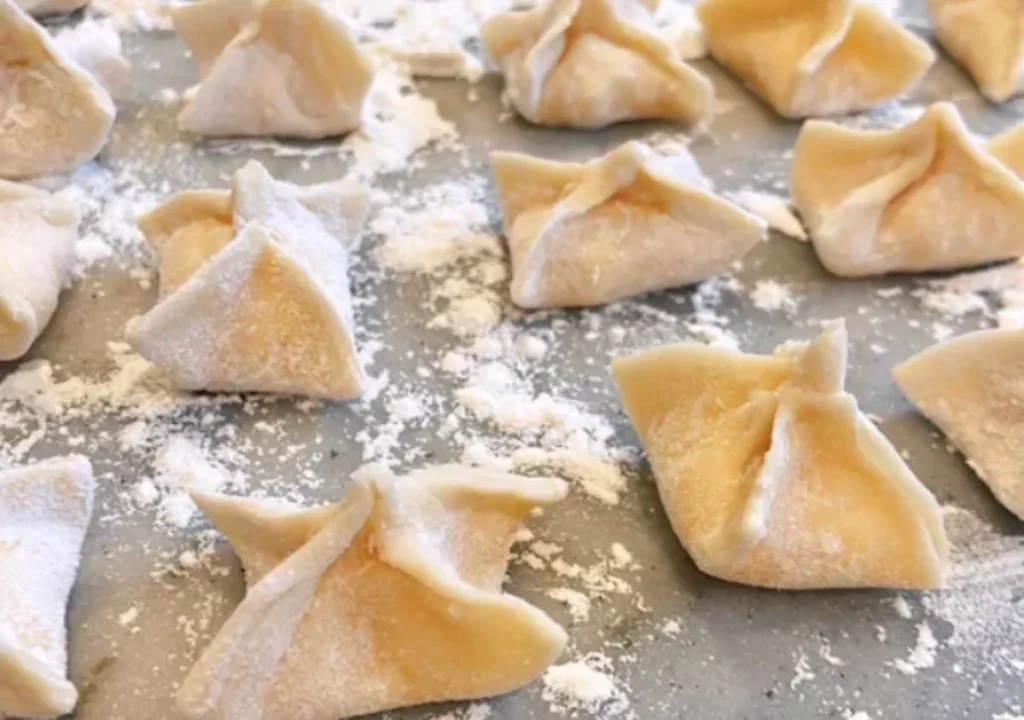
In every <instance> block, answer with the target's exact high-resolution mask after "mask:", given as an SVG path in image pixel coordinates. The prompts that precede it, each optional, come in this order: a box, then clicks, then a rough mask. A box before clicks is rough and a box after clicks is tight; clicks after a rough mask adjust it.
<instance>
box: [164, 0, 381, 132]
mask: <svg viewBox="0 0 1024 720" xmlns="http://www.w3.org/2000/svg"><path fill="white" fill-rule="evenodd" d="M173 17H174V21H175V26H176V27H177V28H178V31H179V33H181V36H182V39H183V40H184V41H185V42H186V43H187V44H188V45H189V47H190V48H191V49H192V51H193V53H194V54H195V57H196V61H197V62H198V63H199V68H200V72H201V73H202V76H203V79H202V82H201V83H200V84H199V87H198V88H197V90H196V92H195V95H194V97H192V99H191V100H190V101H189V103H188V105H187V106H186V107H185V109H184V110H183V111H182V113H181V116H180V118H179V122H180V124H181V127H182V129H184V130H188V131H190V132H194V133H197V134H200V135H214V136H260V135H283V136H292V137H308V138H321V137H328V136H332V135H341V134H343V133H347V132H349V131H351V130H354V129H355V128H357V127H359V123H360V120H361V117H362V108H363V101H364V99H365V98H366V93H367V92H368V91H369V88H370V83H371V82H372V80H373V70H372V68H371V66H370V63H369V61H368V60H367V59H366V58H365V57H364V56H363V54H362V53H361V52H360V50H359V48H358V47H357V46H356V44H355V41H354V40H353V39H352V36H351V35H350V34H349V31H348V29H347V28H346V27H345V24H344V23H343V22H342V21H341V20H340V19H338V18H336V17H334V16H333V15H332V14H331V13H330V12H328V11H327V10H326V9H324V8H322V7H320V6H319V5H318V4H317V3H316V2H315V0H265V1H264V2H262V3H258V4H257V3H250V4H249V5H248V6H247V5H246V2H245V0H201V2H200V3H198V4H197V5H194V6H187V7H184V8H181V9H178V10H176V11H175V13H174V16H173Z"/></svg>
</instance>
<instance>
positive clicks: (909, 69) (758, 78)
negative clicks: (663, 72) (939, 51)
mask: <svg viewBox="0 0 1024 720" xmlns="http://www.w3.org/2000/svg"><path fill="white" fill-rule="evenodd" d="M697 15H698V16H699V18H700V20H701V22H702V23H703V25H704V35H705V38H706V41H707V45H708V49H709V51H710V52H711V55H712V56H713V57H714V58H715V59H716V60H717V61H718V62H720V63H722V64H723V65H725V66H726V67H727V68H729V69H730V70H731V71H733V72H734V73H736V74H737V75H738V76H739V77H740V79H741V80H743V81H744V82H745V83H746V84H747V85H749V86H750V87H751V88H752V89H753V90H754V92H756V93H757V94H758V95H760V96H761V97H762V98H763V99H764V100H765V102H767V103H768V104H769V105H771V106H772V107H773V108H774V109H775V111H776V112H777V113H779V114H780V115H783V116H785V117H791V118H799V117H814V116H821V115H841V114H845V113H850V112H855V111H857V110H866V109H867V108H870V107H873V106H875V105H878V104H880V103H883V102H885V101H886V100H892V99H893V98H896V97H898V96H900V95H902V94H903V93H904V92H906V91H907V90H909V89H910V88H911V87H913V86H914V85H915V84H916V83H917V82H918V80H920V79H921V78H922V77H923V76H924V74H925V72H926V71H927V70H928V68H929V67H930V66H931V64H932V62H934V60H935V54H934V53H933V52H932V50H931V49H930V48H929V47H928V45H927V44H926V43H924V42H923V41H921V40H919V39H918V38H917V37H915V36H914V34H913V33H911V32H909V31H907V30H905V29H903V28H902V27H900V26H899V25H898V24H897V23H896V22H895V21H893V20H892V19H891V18H889V17H888V16H886V15H885V14H884V13H882V12H881V11H880V10H878V9H877V8H875V7H874V6H872V5H871V4H870V3H868V2H864V1H862V0H705V2H703V3H702V4H700V5H699V6H698V7H697Z"/></svg>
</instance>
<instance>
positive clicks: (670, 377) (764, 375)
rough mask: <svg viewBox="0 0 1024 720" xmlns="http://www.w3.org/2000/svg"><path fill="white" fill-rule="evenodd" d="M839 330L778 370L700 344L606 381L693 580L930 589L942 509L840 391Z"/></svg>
mask: <svg viewBox="0 0 1024 720" xmlns="http://www.w3.org/2000/svg"><path fill="white" fill-rule="evenodd" d="M846 344H847V337H846V330H845V328H844V327H843V325H842V324H841V323H833V324H831V325H829V326H828V327H826V328H825V330H824V332H823V333H822V334H821V335H820V336H819V337H818V339H817V340H815V341H814V342H812V343H810V344H806V343H788V344H786V345H783V346H781V347H780V348H778V349H777V350H776V351H775V354H774V355H773V356H759V355H743V354H740V353H737V352H733V351H728V350H720V349H716V348H709V347H706V346H703V345H699V344H693V343H684V344H680V345H670V346H667V347H662V348H658V349H655V350H649V351H646V352H642V353H639V354H637V355H634V356H632V357H628V358H624V359H621V360H617V361H615V362H614V363H613V365H612V373H613V375H614V377H615V382H616V384H617V385H618V387H619V393H620V395H621V397H622V402H623V405H625V408H626V412H628V413H629V416H630V418H631V419H632V421H633V425H634V427H635V428H636V431H637V434H638V435H639V436H640V440H641V442H642V443H643V445H644V449H645V450H646V451H647V456H648V458H649V459H650V462H651V466H652V467H653V469H654V476H655V479H656V480H657V483H658V490H659V492H660V494H661V499H662V502H663V503H664V506H665V511H666V513H667V514H668V517H669V520H670V521H671V523H672V527H673V528H674V529H675V531H676V534H677V535H678V536H679V539H680V540H681V541H682V543H683V545H684V546H685V547H686V549H687V551H688V552H689V553H690V556H691V557H692V558H693V560H694V562H696V563H697V566H698V567H699V568H700V569H701V570H703V571H704V572H706V573H708V574H709V575H714V576H715V577H719V578H722V579H724V580H730V581H732V582H739V583H744V584H747V585H756V586H760V587H770V588H780V589H790V590H805V589H813V588H853V587H886V588H935V587H939V586H941V585H942V576H943V570H944V567H945V564H946V557H947V552H948V547H947V541H946V535H945V531H944V530H943V526H942V515H941V511H940V508H939V505H938V503H937V502H936V501H935V498H934V497H933V496H932V494H931V493H930V492H928V490H927V489H926V488H925V487H924V486H923V485H922V484H921V483H920V481H918V479H917V478H916V477H915V476H914V474H913V472H911V470H910V468H908V467H907V465H906V463H904V462H903V460H902V459H901V458H900V455H899V453H898V452H896V450H895V449H894V448H893V446H892V445H890V444H889V441H888V440H886V438H885V436H884V435H882V434H881V433H880V432H879V431H878V430H877V429H876V428H875V426H874V425H873V424H872V423H871V422H870V421H869V420H868V419H867V418H865V417H864V415H863V414H861V412H860V410H858V408H857V401H856V400H855V399H854V398H853V396H852V395H850V394H848V393H846V392H845V391H844V390H843V381H844V378H845V375H846Z"/></svg>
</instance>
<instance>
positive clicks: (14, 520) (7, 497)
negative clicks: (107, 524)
mask: <svg viewBox="0 0 1024 720" xmlns="http://www.w3.org/2000/svg"><path fill="white" fill-rule="evenodd" d="M93 487H94V480H93V475H92V466H91V465H90V464H89V461H88V460H86V459H85V458H83V457H68V458H60V459H54V460H49V461H46V462H41V463H37V464H35V465H30V466H27V467H22V468H14V469H8V470H0V580H2V582H0V716H8V715H9V716H14V717H25V718H28V717H53V716H55V715H63V714H65V713H69V712H71V711H72V710H73V709H74V707H75V703H76V702H77V701H78V691H77V690H76V689H75V686H74V685H72V684H71V682H70V681H69V680H68V679H67V677H66V674H67V664H68V659H67V658H68V652H67V630H66V629H65V626H64V616H65V614H66V612H67V603H68V595H69V594H70V593H71V588H72V587H73V586H74V584H75V576H76V575H77V573H78V563H79V559H80V555H81V550H82V542H83V540H84V539H85V533H86V530H87V529H88V527H89V519H90V517H91V516H92V503H93Z"/></svg>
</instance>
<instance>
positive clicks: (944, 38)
mask: <svg viewBox="0 0 1024 720" xmlns="http://www.w3.org/2000/svg"><path fill="white" fill-rule="evenodd" d="M928 9H929V11H930V12H931V16H932V30H933V31H934V33H935V36H936V38H937V39H938V41H939V43H940V44H941V45H942V47H943V48H944V49H945V50H946V52H948V53H949V54H950V55H951V56H952V58H953V59H954V60H956V62H958V63H959V64H960V65H961V66H962V67H963V68H964V69H965V70H966V71H967V72H968V73H969V74H970V76H971V77H972V78H974V82H975V83H977V85H978V89H979V90H981V94H982V95H984V96H985V97H986V98H988V99H989V100H992V101H994V102H1003V101H1004V100H1008V99H1009V98H1010V97H1011V96H1013V95H1017V94H1018V93H1020V91H1021V90H1022V89H1024V3H1022V2H1020V0H928Z"/></svg>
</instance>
